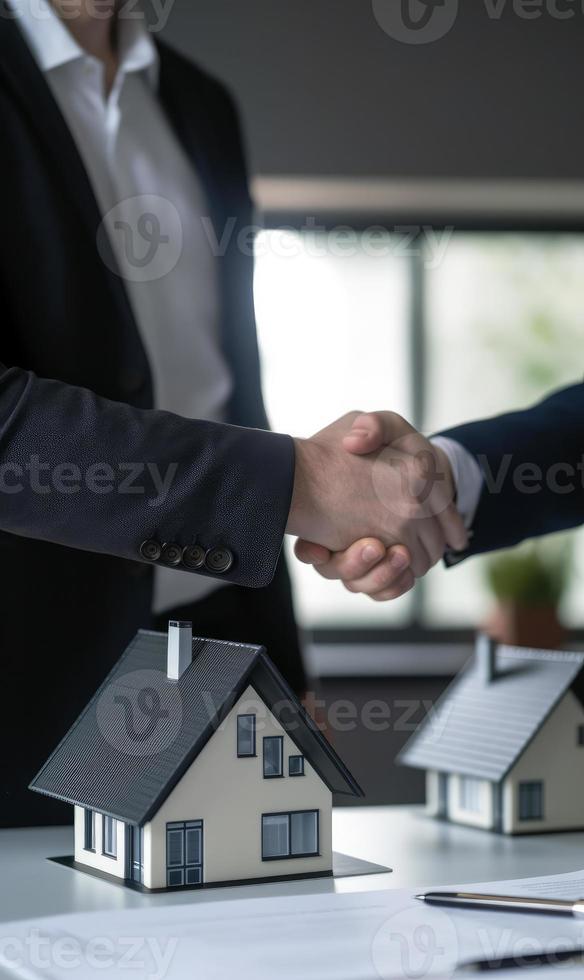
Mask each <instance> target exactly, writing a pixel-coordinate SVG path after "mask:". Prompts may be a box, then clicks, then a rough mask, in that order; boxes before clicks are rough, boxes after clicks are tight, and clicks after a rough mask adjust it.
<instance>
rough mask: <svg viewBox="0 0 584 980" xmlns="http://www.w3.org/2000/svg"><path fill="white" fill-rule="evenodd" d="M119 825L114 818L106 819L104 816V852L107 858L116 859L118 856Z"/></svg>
mask: <svg viewBox="0 0 584 980" xmlns="http://www.w3.org/2000/svg"><path fill="white" fill-rule="evenodd" d="M117 825H118V822H117V820H114V818H113V817H106V816H105V815H104V818H103V843H102V852H103V853H104V854H105V855H106V856H107V857H112V858H115V857H117V854H118V848H117Z"/></svg>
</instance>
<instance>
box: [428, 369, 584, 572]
mask: <svg viewBox="0 0 584 980" xmlns="http://www.w3.org/2000/svg"><path fill="white" fill-rule="evenodd" d="M440 435H443V436H447V437H448V438H450V439H454V440H456V441H457V442H458V443H460V444H461V445H462V446H464V447H465V449H467V450H468V451H469V452H471V453H472V454H473V455H474V456H475V457H476V459H477V460H478V463H479V465H480V467H481V471H482V473H483V490H482V493H481V497H480V500H479V504H478V508H477V511H476V514H475V518H474V521H473V525H472V538H471V541H470V545H469V548H468V550H467V551H464V552H461V553H458V554H454V553H451V554H450V555H449V556H447V564H450V565H452V564H456V563H457V562H458V561H461V560H462V559H463V558H466V557H468V556H469V555H475V554H479V553H481V552H485V551H495V550H496V549H499V548H508V547H511V546H512V545H515V544H518V543H519V542H520V541H523V540H525V539H526V538H533V537H537V536H539V535H542V534H549V533H550V532H553V531H562V530H565V529H567V528H572V527H577V526H578V525H580V524H583V523H584V474H583V469H584V467H583V453H584V384H577V385H573V386H571V387H568V388H563V389H561V390H560V391H557V392H555V393H554V394H552V395H550V396H549V397H548V398H546V399H545V400H544V401H542V402H539V403H538V404H537V405H534V406H533V407H532V408H528V409H526V410H524V411H520V412H510V413H509V414H507V415H501V416H499V417H497V418H491V419H484V420H481V421H478V422H469V423H467V424H466V425H460V426H457V427H455V428H453V429H448V430H447V431H445V432H441V433H440Z"/></svg>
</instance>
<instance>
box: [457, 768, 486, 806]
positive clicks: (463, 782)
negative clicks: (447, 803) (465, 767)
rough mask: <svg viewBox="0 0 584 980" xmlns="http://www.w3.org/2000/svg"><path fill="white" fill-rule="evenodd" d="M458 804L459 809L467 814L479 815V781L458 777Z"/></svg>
mask: <svg viewBox="0 0 584 980" xmlns="http://www.w3.org/2000/svg"><path fill="white" fill-rule="evenodd" d="M458 803H459V806H460V809H461V810H465V811H466V812H467V813H480V810H481V782H480V779H471V778H470V777H469V776H461V777H460V783H459V798H458Z"/></svg>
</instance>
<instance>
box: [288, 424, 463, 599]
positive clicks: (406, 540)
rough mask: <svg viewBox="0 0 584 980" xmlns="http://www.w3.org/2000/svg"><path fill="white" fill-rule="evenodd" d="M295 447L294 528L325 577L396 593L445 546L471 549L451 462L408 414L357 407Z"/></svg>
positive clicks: (385, 594)
mask: <svg viewBox="0 0 584 980" xmlns="http://www.w3.org/2000/svg"><path fill="white" fill-rule="evenodd" d="M296 449H297V468H296V480H295V487H294V495H293V500H292V508H291V511H290V518H289V522H288V532H289V533H290V534H296V535H298V536H299V537H300V538H301V539H302V540H300V541H299V542H298V544H297V548H296V553H297V555H298V557H299V558H300V560H301V561H308V562H309V563H310V564H314V565H315V567H317V570H318V571H319V572H320V574H321V575H324V576H325V577H326V578H340V579H342V580H343V582H344V584H345V585H346V586H347V588H349V590H350V591H353V592H366V593H367V594H368V595H371V596H373V597H374V598H376V599H378V600H382V599H389V598H396V597H397V595H401V594H403V592H405V591H408V589H409V588H411V587H412V585H413V583H414V577H419V576H421V575H424V574H425V573H426V572H427V571H428V569H429V568H431V567H432V566H433V565H434V564H436V562H437V561H438V560H439V559H440V558H441V557H442V555H443V554H444V551H445V550H446V547H447V546H451V547H453V548H456V549H462V548H464V547H466V543H467V534H466V530H465V528H464V524H463V522H462V520H461V518H460V516H459V514H458V512H457V510H456V507H455V506H454V502H453V500H454V493H455V488H454V483H453V479H452V474H451V471H450V465H449V463H448V460H447V459H446V456H445V455H444V454H443V453H441V452H440V451H439V450H437V449H435V448H434V447H433V446H432V445H431V443H429V442H428V440H426V439H425V438H424V437H423V436H421V435H420V434H419V433H418V432H416V430H415V429H413V428H412V426H410V425H409V424H408V423H407V422H406V421H405V419H403V418H401V416H399V415H395V414H393V413H391V412H378V413H373V414H369V415H363V414H361V415H359V414H358V413H352V414H351V415H348V416H345V417H344V418H343V419H340V420H339V421H338V422H335V423H333V425H332V426H329V427H328V428H327V429H324V430H323V431H322V432H319V433H317V435H316V436H314V437H313V438H312V439H308V440H297V443H296ZM343 456H344V460H343ZM357 456H359V457H360V459H357V458H355V457H357ZM357 529H359V530H357ZM365 539H367V540H365ZM308 542H315V543H314V544H313V543H311V544H309V543H308ZM333 542H334V543H333ZM339 542H342V543H340V544H339ZM355 542H357V543H355ZM319 545H320V547H319ZM398 545H399V546H401V547H393V546H398ZM387 549H389V550H387ZM331 552H342V553H339V554H335V555H332V556H331Z"/></svg>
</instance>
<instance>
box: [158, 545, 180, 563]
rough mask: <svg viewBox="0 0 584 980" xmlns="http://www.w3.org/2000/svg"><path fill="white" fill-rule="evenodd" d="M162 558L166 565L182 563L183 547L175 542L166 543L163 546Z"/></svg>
mask: <svg viewBox="0 0 584 980" xmlns="http://www.w3.org/2000/svg"><path fill="white" fill-rule="evenodd" d="M160 560H161V561H163V562H164V564H165V565H180V563H181V561H182V548H181V546H180V544H174V543H173V542H169V543H167V544H165V545H164V546H163V548H162V552H161V555H160Z"/></svg>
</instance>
